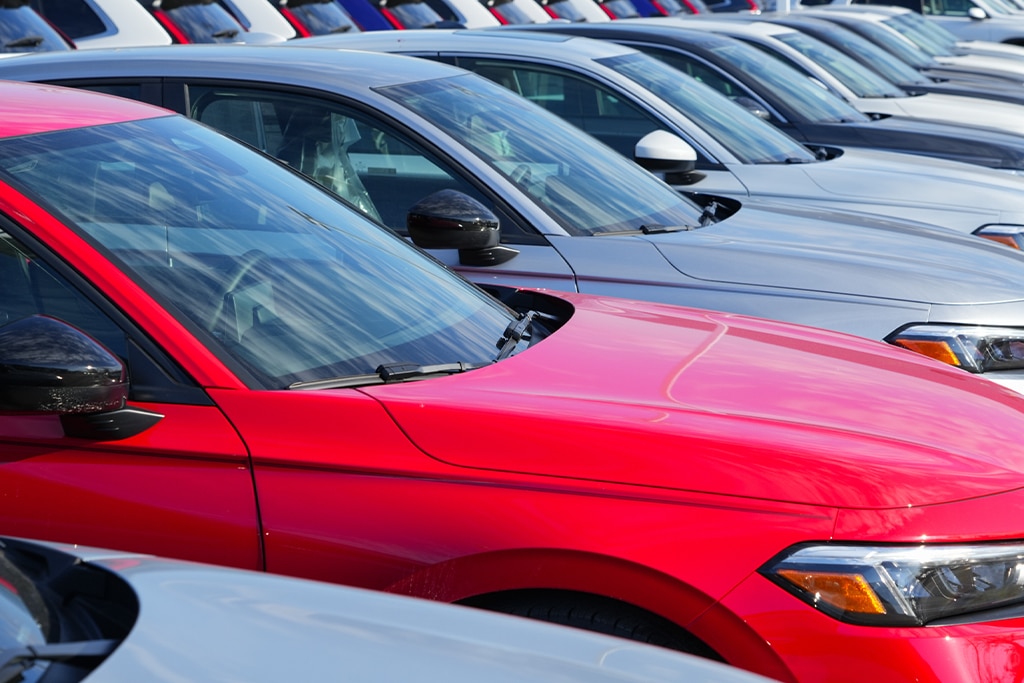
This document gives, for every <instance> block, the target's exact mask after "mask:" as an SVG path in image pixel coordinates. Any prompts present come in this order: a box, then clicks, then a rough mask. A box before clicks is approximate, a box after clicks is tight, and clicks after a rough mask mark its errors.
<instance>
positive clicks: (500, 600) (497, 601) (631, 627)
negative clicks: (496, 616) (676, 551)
mask: <svg viewBox="0 0 1024 683" xmlns="http://www.w3.org/2000/svg"><path fill="white" fill-rule="evenodd" d="M465 604H467V605H470V606H474V607H479V608H481V609H487V610H491V611H493V612H504V613H506V614H514V615H517V616H521V617H527V618H529V619H537V620H538V621H547V622H550V623H552V624H561V625H563V626H571V627H573V628H579V629H583V630H585V631H594V632H596V633H604V634H606V635H610V636H616V637H618V638H625V639H627V640H633V641H637V642H640V643H647V644H649V645H657V646H659V647H665V648H668V649H671V650H677V651H679V652H686V653H689V654H693V655H697V656H700V657H705V658H707V659H713V660H716V661H723V660H722V658H721V657H720V656H719V655H718V654H717V653H716V652H715V651H714V650H712V649H711V648H709V647H708V646H707V645H705V644H704V643H703V642H701V641H700V640H698V639H696V638H694V637H693V636H692V635H690V634H689V633H687V632H686V631H685V630H683V629H682V628H680V627H679V626H677V625H676V624H673V623H672V622H671V621H669V620H667V619H665V618H663V617H660V616H658V615H656V614H652V613H651V612H648V611H646V610H643V609H640V608H638V607H635V606H633V605H629V604H626V603H622V602H618V601H617V600H612V599H610V598H605V597H602V596H599V595H590V594H586V593H562V592H558V591H514V592H512V593H506V594H503V595H499V596H490V597H484V598H481V599H478V600H469V601H466V602H465Z"/></svg>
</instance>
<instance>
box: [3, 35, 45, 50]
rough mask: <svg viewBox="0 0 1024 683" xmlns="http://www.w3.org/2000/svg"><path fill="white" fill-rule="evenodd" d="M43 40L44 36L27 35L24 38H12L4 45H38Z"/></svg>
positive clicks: (11, 46) (12, 46) (13, 46)
mask: <svg viewBox="0 0 1024 683" xmlns="http://www.w3.org/2000/svg"><path fill="white" fill-rule="evenodd" d="M42 42H43V37H42V36H25V37H23V38H17V39H15V40H12V41H11V42H9V43H4V47H10V48H15V47H38V46H39V45H40V44H41V43H42Z"/></svg>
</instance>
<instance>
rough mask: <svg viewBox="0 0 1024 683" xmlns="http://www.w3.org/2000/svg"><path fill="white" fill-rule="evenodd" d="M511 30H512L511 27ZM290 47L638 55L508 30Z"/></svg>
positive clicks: (323, 39)
mask: <svg viewBox="0 0 1024 683" xmlns="http://www.w3.org/2000/svg"><path fill="white" fill-rule="evenodd" d="M508 28H509V29H510V28H512V27H508ZM456 41H457V42H456ZM289 43H290V44H291V45H294V46H303V45H312V46H317V47H332V48H342V47H345V46H346V45H351V46H353V47H357V48H358V49H369V50H372V49H393V48H394V47H396V46H400V47H402V48H404V49H408V50H423V51H428V50H429V51H437V52H445V51H456V50H467V49H485V50H486V51H487V52H489V53H500V52H502V51H504V50H509V51H514V52H517V53H522V52H523V51H524V50H525V51H527V52H528V53H529V54H530V55H531V56H534V57H537V58H539V59H552V60H565V59H567V58H570V57H579V58H582V59H586V60H591V59H602V58H605V57H616V56H618V55H622V54H632V53H634V52H636V50H633V49H632V48H628V47H623V46H621V45H615V44H613V43H606V42H604V41H599V40H592V39H590V38H584V37H581V36H569V35H564V34H561V33H552V32H548V31H543V32H540V31H537V32H531V31H529V29H528V28H527V27H526V26H524V27H523V28H522V30H519V29H517V30H515V31H512V30H507V29H476V30H474V29H455V30H446V29H419V30H412V31H401V32H399V33H383V32H367V33H360V34H357V35H351V36H349V35H326V36H316V37H315V38H303V39H301V40H294V41H289Z"/></svg>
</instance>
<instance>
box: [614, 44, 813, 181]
mask: <svg viewBox="0 0 1024 683" xmlns="http://www.w3.org/2000/svg"><path fill="white" fill-rule="evenodd" d="M599 61H600V62H601V63H602V64H604V65H605V66H607V67H609V68H611V69H613V70H615V71H617V72H618V73H620V74H622V75H624V76H626V77H627V78H629V79H630V80H632V81H635V82H636V83H638V84H639V85H641V86H643V87H644V88H646V89H647V90H649V91H651V92H652V93H654V94H655V95H657V96H658V97H660V98H661V99H663V100H665V101H666V102H668V103H669V104H671V105H672V106H673V107H675V108H676V109H677V110H679V112H680V113H681V114H683V115H684V116H686V117H687V118H688V119H690V120H691V121H693V122H694V123H696V124H697V125H698V126H700V127H701V128H702V129H703V130H704V131H706V132H707V133H708V134H709V135H711V136H713V137H714V138H715V139H716V140H717V141H718V143H719V144H721V145H722V146H723V147H725V148H726V149H728V150H729V152H730V153H732V154H733V155H734V156H735V157H736V158H737V159H739V160H740V161H742V162H743V163H745V164H777V163H785V162H801V163H806V162H811V161H814V154H812V153H811V151H810V150H808V149H807V148H806V147H804V146H803V145H801V144H800V143H799V142H797V141H796V140H794V139H793V138H791V137H789V136H788V135H786V134H785V133H783V132H782V131H780V130H779V129H777V128H775V127H774V126H772V125H771V124H769V123H766V122H765V121H762V120H761V119H759V118H757V117H756V116H754V115H753V114H752V113H750V112H749V111H747V110H746V109H744V108H743V107H741V106H740V105H738V104H736V103H735V102H733V101H731V100H730V99H729V98H728V97H726V96H725V95H723V94H721V93H719V92H718V91H717V90H714V89H713V88H711V87H710V86H708V85H705V84H703V83H701V82H699V81H697V80H696V79H694V78H691V77H690V76H688V75H686V74H684V73H682V72H681V71H679V70H678V69H674V68H672V67H671V66H669V65H667V64H665V63H664V62H661V61H659V60H657V59H655V58H654V57H651V56H649V55H646V54H639V53H636V54H626V55H620V56H617V57H608V58H606V59H602V60H599Z"/></svg>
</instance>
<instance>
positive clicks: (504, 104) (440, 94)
mask: <svg viewBox="0 0 1024 683" xmlns="http://www.w3.org/2000/svg"><path fill="white" fill-rule="evenodd" d="M378 91H379V92H380V93H382V94H383V95H386V96H387V97H390V98H391V99H393V100H394V101H395V102H397V103H399V104H400V105H401V106H403V107H406V108H408V109H410V110H412V111H414V112H416V113H417V114H419V115H420V116H422V117H423V118H425V119H427V120H428V121H430V122H431V123H433V124H434V125H435V126H437V127H438V128H441V129H442V130H444V131H445V132H446V133H448V134H449V135H451V136H452V137H454V138H455V139H457V140H460V141H461V142H463V143H464V144H465V145H466V146H468V147H469V148H470V149H471V150H472V151H473V152H475V153H476V154H477V156H479V157H480V158H481V159H482V160H484V161H485V162H487V163H488V164H489V165H491V166H492V167H493V168H495V169H497V170H498V171H499V172H501V173H502V174H503V175H504V176H505V177H506V178H508V179H509V180H510V181H511V182H513V183H515V184H516V186H517V187H518V188H519V189H520V190H522V191H523V192H525V193H526V194H528V195H529V196H530V197H532V198H533V199H534V200H536V202H537V203H538V204H539V205H541V206H542V207H544V208H545V209H546V211H547V212H548V214H549V215H550V216H551V217H552V218H553V219H554V220H556V221H557V222H558V223H559V224H560V225H561V226H562V227H563V228H564V229H565V230H566V231H567V232H568V233H569V234H572V235H594V234H599V233H608V232H623V231H631V230H638V229H640V227H641V226H643V225H661V226H695V225H697V224H698V223H699V217H700V214H701V210H700V209H699V208H698V207H697V206H696V204H694V203H693V202H691V201H690V200H689V199H687V198H685V197H683V195H681V194H679V193H677V192H675V191H674V190H673V189H672V188H671V187H669V186H668V185H666V184H665V183H664V182H662V181H660V180H658V179H657V178H655V177H654V176H653V175H651V174H650V173H649V172H647V171H645V170H643V169H642V168H640V167H639V166H637V165H636V164H634V163H632V162H630V161H629V160H627V159H624V158H623V157H622V156H621V155H619V154H617V153H616V152H615V151H613V150H612V149H610V148H609V147H606V146H605V145H603V144H601V143H599V142H598V141H596V140H595V139H594V138H592V137H590V136H588V135H587V134H586V133H584V132H582V131H580V130H579V129H577V128H575V127H574V126H572V125H570V124H568V123H566V122H564V121H563V120H562V119H560V118H558V117H557V116H555V115H554V114H551V113H549V112H547V111H546V110H544V109H543V108H541V107H539V106H538V105H535V104H533V103H531V102H529V101H528V100H526V99H525V98H522V97H519V96H518V95H516V94H514V93H513V92H511V91H510V90H507V89H506V88H504V87H502V86H500V85H496V84H494V83H492V82H491V81H489V80H487V79H485V78H482V77H480V76H477V75H475V74H465V75H461V76H455V77H451V78H443V79H436V80H428V81H420V82H415V83H407V84H402V85H395V86H388V87H385V88H380V89H378Z"/></svg>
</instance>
